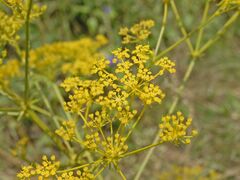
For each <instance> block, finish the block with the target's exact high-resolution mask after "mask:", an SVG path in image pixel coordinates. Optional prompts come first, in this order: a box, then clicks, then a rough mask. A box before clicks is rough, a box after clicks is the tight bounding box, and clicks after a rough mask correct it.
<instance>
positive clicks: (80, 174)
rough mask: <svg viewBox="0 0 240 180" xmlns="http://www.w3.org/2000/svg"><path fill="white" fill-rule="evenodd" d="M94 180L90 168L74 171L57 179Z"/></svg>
mask: <svg viewBox="0 0 240 180" xmlns="http://www.w3.org/2000/svg"><path fill="white" fill-rule="evenodd" d="M93 179H95V177H94V175H93V174H92V173H91V171H90V170H89V168H88V167H85V168H83V170H82V171H80V170H78V171H76V172H73V171H70V172H65V173H62V174H61V175H60V176H58V177H57V180H93Z"/></svg>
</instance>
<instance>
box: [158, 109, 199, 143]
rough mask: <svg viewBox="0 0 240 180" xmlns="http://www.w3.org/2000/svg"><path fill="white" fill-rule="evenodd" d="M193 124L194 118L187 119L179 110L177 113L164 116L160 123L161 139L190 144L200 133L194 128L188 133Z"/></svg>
mask: <svg viewBox="0 0 240 180" xmlns="http://www.w3.org/2000/svg"><path fill="white" fill-rule="evenodd" d="M191 124H192V119H191V118H188V119H187V120H186V119H185V118H184V116H183V115H182V113H181V112H177V114H176V115H167V116H164V117H162V122H161V123H160V125H159V128H160V130H161V132H160V134H159V136H160V138H161V141H162V142H173V143H174V144H180V143H183V144H189V143H190V142H191V138H192V137H194V136H196V135H197V134H198V132H197V131H196V130H192V132H191V133H190V134H188V132H187V130H188V128H189V126H190V125H191Z"/></svg>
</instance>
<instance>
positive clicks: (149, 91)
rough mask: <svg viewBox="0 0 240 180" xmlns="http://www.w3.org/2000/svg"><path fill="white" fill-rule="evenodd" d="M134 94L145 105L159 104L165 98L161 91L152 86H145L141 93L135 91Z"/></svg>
mask: <svg viewBox="0 0 240 180" xmlns="http://www.w3.org/2000/svg"><path fill="white" fill-rule="evenodd" d="M136 93H137V95H138V96H139V98H140V99H141V100H142V101H143V102H144V103H146V104H147V105H149V104H152V103H154V102H156V103H161V102H162V100H163V98H164V97H165V94H164V93H163V92H162V90H161V89H160V88H159V87H158V86H156V85H154V84H146V85H144V87H143V89H142V91H137V92H136Z"/></svg>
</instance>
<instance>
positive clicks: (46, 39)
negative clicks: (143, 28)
mask: <svg viewBox="0 0 240 180" xmlns="http://www.w3.org/2000/svg"><path fill="white" fill-rule="evenodd" d="M176 2H177V7H178V10H179V12H180V14H181V17H182V18H183V21H184V24H185V26H186V29H187V30H188V32H189V31H190V30H191V29H192V28H193V27H194V26H196V25H198V24H199V22H200V20H201V14H202V11H203V7H204V2H205V0H199V1H194V0H181V1H176ZM41 3H43V4H46V5H47V7H48V8H47V11H46V13H44V15H42V16H41V17H40V19H38V20H37V21H35V22H34V23H33V24H32V25H31V33H32V36H31V42H32V46H33V47H39V46H41V45H43V44H45V43H51V42H56V41H67V40H74V39H78V38H81V37H84V36H91V37H94V36H96V35H97V34H104V35H106V36H107V37H108V38H109V46H108V47H107V48H106V51H109V50H111V49H114V48H115V47H119V46H120V38H119V36H118V30H119V28H120V27H122V26H130V25H132V24H134V23H136V22H138V21H139V20H142V19H153V20H154V21H155V23H156V26H155V27H154V29H153V35H152V36H151V39H150V41H149V43H150V44H151V45H152V46H153V47H154V45H155V44H156V41H157V37H158V33H159V30H160V27H161V19H162V11H163V6H162V0H137V1H135V0H98V1H89V0H62V1H54V0H45V1H44V0H43V1H41ZM213 4H214V3H213ZM215 4H216V3H215ZM229 16H230V15H224V16H222V17H220V18H218V19H217V20H216V21H214V23H212V24H211V25H210V26H208V28H207V31H205V33H204V34H205V39H204V42H205V41H206V40H208V38H209V37H211V35H213V34H214V33H215V32H216V31H217V30H218V29H219V28H220V27H221V26H222V25H223V23H224V22H225V21H226V19H227V18H228V17H229ZM239 27H240V20H238V21H237V22H236V23H235V24H234V25H233V26H232V27H231V28H230V29H229V30H228V31H227V33H226V34H225V35H224V36H223V37H222V38H221V40H219V41H218V42H217V43H216V44H215V45H214V46H213V47H211V48H210V49H209V50H208V51H207V52H206V53H205V54H204V55H203V56H202V57H201V58H200V59H199V60H198V62H197V65H196V67H195V69H194V71H193V74H192V76H191V78H190V80H189V82H188V83H187V85H186V88H185V90H184V92H183V95H182V98H181V101H180V104H179V105H178V108H177V109H180V110H182V111H183V112H186V113H187V114H191V115H192V117H193V120H194V126H195V127H196V128H197V129H198V130H199V136H198V137H197V138H195V139H194V140H193V142H192V143H191V145H189V146H184V147H175V146H173V145H165V146H162V147H161V148H157V149H156V150H155V153H154V155H153V156H152V157H151V160H150V162H149V164H148V165H147V167H146V169H145V171H144V174H143V178H142V179H159V178H160V176H161V173H162V172H165V171H167V170H169V169H170V168H171V166H173V165H180V166H190V167H191V166H195V165H201V166H203V167H204V170H205V171H206V172H207V171H210V170H216V171H217V172H219V173H220V174H222V177H223V179H236V180H237V179H240V133H239V132H240V53H239V52H240V28H239ZM180 37H182V35H181V33H180V31H179V29H178V27H177V25H176V21H175V18H174V16H173V14H172V12H171V11H170V12H169V17H168V22H167V27H166V31H165V35H164V39H163V44H162V47H161V49H164V47H166V46H167V45H170V44H172V43H173V42H175V41H176V40H178V39H179V38H180ZM194 40H195V36H193V37H192V41H193V42H194ZM188 54H189V51H188V49H187V46H186V44H185V43H182V44H181V45H180V46H179V47H178V48H176V49H175V50H174V51H172V52H171V53H169V54H168V56H169V57H170V58H171V59H173V60H175V61H176V63H177V73H176V74H175V75H174V76H171V77H169V78H168V79H165V80H164V81H163V82H162V89H163V90H165V92H166V94H167V97H166V98H165V101H164V103H163V104H162V105H161V106H160V108H159V107H154V106H152V108H151V109H150V110H148V114H149V115H148V116H147V117H145V118H144V121H143V122H142V124H141V125H140V127H139V128H138V129H137V130H136V131H135V133H134V135H133V137H132V146H133V145H137V146H143V145H146V144H148V143H150V142H151V141H152V139H153V138H154V136H155V133H156V131H157V128H158V127H157V126H156V124H158V122H159V120H160V117H161V115H162V114H164V113H166V112H167V109H168V108H169V105H170V103H171V102H172V100H173V96H174V89H176V87H177V86H178V84H179V83H180V81H181V79H182V77H183V74H184V72H185V70H186V67H187V64H188V62H189V59H188V58H187V57H188ZM0 119H1V121H0V123H1V124H0V142H2V143H1V144H0V146H1V147H3V148H6V147H8V146H9V147H11V142H12V140H11V138H12V137H14V135H11V133H9V135H6V132H9V131H10V130H11V128H14V123H9V122H8V121H10V119H6V117H0ZM7 122H8V123H7ZM39 153H41V152H39ZM144 155H145V153H142V154H141V155H138V156H135V157H131V160H129V159H128V160H123V166H122V167H123V171H126V172H128V173H129V174H127V177H133V175H134V174H135V173H136V171H137V168H138V167H139V164H140V162H141V160H142V159H143V158H144ZM7 167H11V163H10V162H3V161H2V160H1V162H0V179H3V180H4V179H8V178H9V177H14V173H15V172H16V170H15V169H14V168H7ZM130 169H131V170H130ZM108 173H109V172H108ZM108 176H109V179H113V178H114V174H113V175H112V176H111V173H109V175H108ZM10 179H11V178H10ZM13 179H14V178H13ZM130 179H131V178H130Z"/></svg>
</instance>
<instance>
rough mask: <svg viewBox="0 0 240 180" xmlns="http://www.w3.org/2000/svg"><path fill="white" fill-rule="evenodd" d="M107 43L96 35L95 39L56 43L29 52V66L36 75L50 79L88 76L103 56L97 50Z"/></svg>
mask: <svg viewBox="0 0 240 180" xmlns="http://www.w3.org/2000/svg"><path fill="white" fill-rule="evenodd" d="M106 43H107V39H106V38H105V37H104V36H102V35H98V36H97V37H96V39H95V40H94V39H91V38H81V39H79V40H76V41H68V42H57V43H52V44H47V45H44V46H41V47H39V48H37V49H34V50H31V52H30V58H31V64H30V66H31V67H32V68H33V69H34V70H35V71H36V72H38V73H40V74H44V75H46V76H47V77H49V78H50V79H53V78H56V77H57V76H58V75H60V72H59V69H61V71H62V73H63V74H67V75H70V76H75V75H80V74H81V75H88V74H89V73H90V70H91V68H92V66H93V64H94V62H96V59H98V58H100V57H101V56H103V54H101V53H99V52H98V50H99V48H100V47H102V46H103V45H105V44H106Z"/></svg>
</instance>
